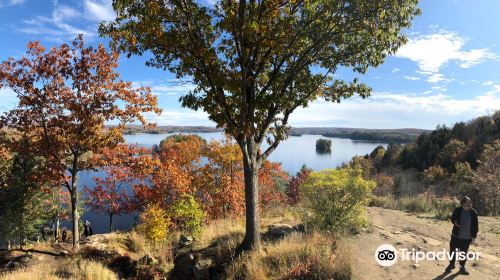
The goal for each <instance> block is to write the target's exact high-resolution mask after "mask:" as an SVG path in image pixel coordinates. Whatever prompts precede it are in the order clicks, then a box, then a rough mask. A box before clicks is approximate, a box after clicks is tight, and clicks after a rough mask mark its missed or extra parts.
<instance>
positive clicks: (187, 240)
mask: <svg viewBox="0 0 500 280" xmlns="http://www.w3.org/2000/svg"><path fill="white" fill-rule="evenodd" d="M191 244H193V237H191V236H187V235H184V234H181V237H180V238H179V245H180V246H181V247H187V246H191Z"/></svg>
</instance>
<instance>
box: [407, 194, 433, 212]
mask: <svg viewBox="0 0 500 280" xmlns="http://www.w3.org/2000/svg"><path fill="white" fill-rule="evenodd" d="M431 208H432V205H430V203H429V201H428V200H427V198H426V197H425V196H424V195H418V196H415V197H403V198H401V199H400V200H399V210H402V211H408V212H410V213H425V212H430V210H431Z"/></svg>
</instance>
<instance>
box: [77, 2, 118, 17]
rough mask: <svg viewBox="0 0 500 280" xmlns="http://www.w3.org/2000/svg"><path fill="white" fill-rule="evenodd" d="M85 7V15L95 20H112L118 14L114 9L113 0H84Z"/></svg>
mask: <svg viewBox="0 0 500 280" xmlns="http://www.w3.org/2000/svg"><path fill="white" fill-rule="evenodd" d="M83 5H84V8H85V17H86V18H87V19H89V20H93V21H97V22H100V21H112V20H114V19H115V17H116V15H115V12H114V11H113V7H112V5H111V1H109V0H107V1H91V0H85V1H84V2H83Z"/></svg>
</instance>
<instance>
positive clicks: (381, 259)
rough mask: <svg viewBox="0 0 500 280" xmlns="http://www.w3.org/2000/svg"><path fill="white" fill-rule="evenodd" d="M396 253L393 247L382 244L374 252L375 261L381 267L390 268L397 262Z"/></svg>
mask: <svg viewBox="0 0 500 280" xmlns="http://www.w3.org/2000/svg"><path fill="white" fill-rule="evenodd" d="M397 254H398V252H397V251H396V248H394V246H392V245H389V244H382V245H380V246H378V248H377V250H375V260H376V261H377V263H378V264H379V265H381V266H391V265H393V264H395V263H396V261H397V260H398V256H397Z"/></svg>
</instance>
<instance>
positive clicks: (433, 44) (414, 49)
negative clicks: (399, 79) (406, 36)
mask: <svg viewBox="0 0 500 280" xmlns="http://www.w3.org/2000/svg"><path fill="white" fill-rule="evenodd" d="M466 42H467V40H466V39H465V38H464V37H461V36H459V35H458V34H456V33H454V32H449V31H445V30H441V31H439V32H437V33H434V34H429V35H419V36H416V37H414V38H410V40H409V41H408V44H406V45H404V46H402V47H401V48H400V49H399V50H398V52H397V53H396V57H400V58H407V59H409V60H411V61H414V62H416V63H417V65H418V67H419V69H420V71H418V73H419V74H421V75H423V76H425V77H426V79H427V81H428V82H429V83H437V82H449V81H451V80H450V79H447V78H446V77H445V76H444V75H443V74H442V73H439V72H440V69H441V67H442V66H443V65H445V64H447V63H448V62H451V61H455V62H457V63H459V67H460V68H470V67H472V66H474V65H477V64H479V63H481V62H484V61H486V60H487V59H492V58H495V54H493V53H492V52H491V51H490V50H489V49H486V48H481V49H470V50H464V46H465V44H466Z"/></svg>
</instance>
